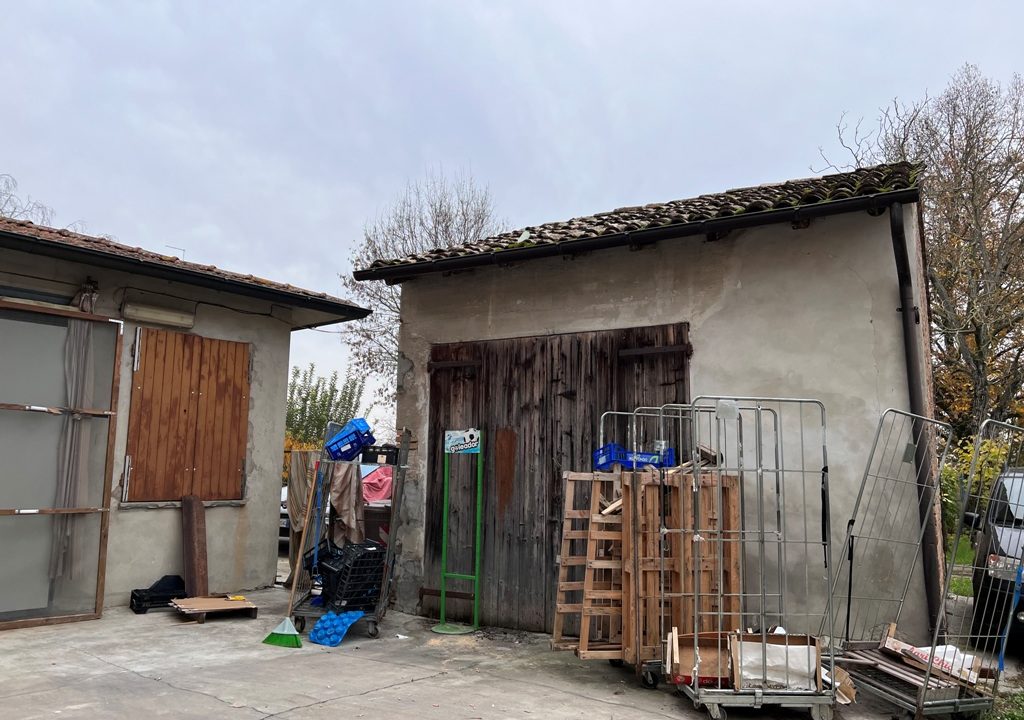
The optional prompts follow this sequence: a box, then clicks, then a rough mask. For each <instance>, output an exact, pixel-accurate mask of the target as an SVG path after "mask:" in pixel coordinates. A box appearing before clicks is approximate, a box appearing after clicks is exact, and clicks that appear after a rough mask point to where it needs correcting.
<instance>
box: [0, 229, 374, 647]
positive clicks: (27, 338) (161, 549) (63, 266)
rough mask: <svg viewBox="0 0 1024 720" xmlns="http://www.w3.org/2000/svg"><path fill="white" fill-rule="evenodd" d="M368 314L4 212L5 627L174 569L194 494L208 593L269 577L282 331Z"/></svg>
mask: <svg viewBox="0 0 1024 720" xmlns="http://www.w3.org/2000/svg"><path fill="white" fill-rule="evenodd" d="M367 313H368V311H367V310H364V309H362V308H359V307H355V306H353V305H350V304H348V303H346V302H344V301H342V300H339V299H337V298H334V297H330V296H328V295H324V294H322V293H316V292H310V291H307V290H302V289H300V288H296V287H292V286H290V285H283V284H280V283H275V282H271V281H268V280H264V279H261V278H257V277H253V276H251V275H239V274H236V273H232V272H227V271H224V270H220V269H218V268H215V267H213V266H207V265H197V264H195V263H188V262H183V261H181V260H179V259H177V258H173V257H167V256H163V255H158V254H156V253H151V252H147V251H145V250H141V249H139V248H131V247H127V246H124V245H120V244H117V243H114V242H111V241H109V240H106V239H103V238H97V237H90V236H86V235H81V234H78V233H73V232H69V231H66V230H54V229H51V228H45V227H40V226H36V225H33V224H31V223H26V222H19V221H14V220H9V219H0V458H2V463H0V547H2V548H3V553H2V556H0V577H3V578H4V582H3V584H2V586H0V627H11V626H16V625H21V624H31V623H36V622H40V621H45V622H54V621H66V620H69V619H86V618H90V617H95V616H97V615H98V613H99V612H100V611H101V609H102V606H103V604H104V603H106V604H123V603H127V601H128V597H129V593H130V591H131V590H132V589H133V588H139V587H148V586H149V585H150V584H152V583H153V582H154V581H156V580H157V579H159V578H160V577H161V576H162V575H165V574H181V572H182V531H181V523H182V520H181V513H180V510H179V506H180V500H181V498H182V497H183V496H184V495H189V494H194V495H198V496H199V497H200V498H201V499H202V500H203V501H204V503H205V505H206V515H207V517H206V525H207V543H208V557H209V586H210V590H211V591H212V592H222V591H233V590H240V589H244V588H254V587H258V586H261V585H266V584H269V583H272V582H273V580H274V577H275V572H276V562H277V550H278V548H277V537H278V531H277V525H278V518H279V499H280V488H281V461H282V447H283V439H284V423H285V401H286V394H287V382H288V353H289V338H290V333H291V332H292V331H293V330H298V329H302V328H310V327H316V326H320V325H329V324H333V323H338V322H343V321H346V320H351V319H354V318H358V317H363V316H365V315H366V314H367Z"/></svg>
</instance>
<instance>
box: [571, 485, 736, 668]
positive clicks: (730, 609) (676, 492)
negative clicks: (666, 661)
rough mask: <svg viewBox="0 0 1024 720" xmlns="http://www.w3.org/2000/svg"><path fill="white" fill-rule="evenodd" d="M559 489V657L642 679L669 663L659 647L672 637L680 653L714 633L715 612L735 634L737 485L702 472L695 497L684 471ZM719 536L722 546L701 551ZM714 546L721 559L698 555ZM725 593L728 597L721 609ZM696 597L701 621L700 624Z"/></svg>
mask: <svg viewBox="0 0 1024 720" xmlns="http://www.w3.org/2000/svg"><path fill="white" fill-rule="evenodd" d="M563 479H564V481H565V515H564V520H563V530H562V553H561V565H560V569H559V584H558V595H557V607H556V613H555V624H554V633H553V641H552V645H553V647H555V648H560V649H571V650H574V651H575V652H576V654H577V655H578V656H579V657H580V658H582V659H606V660H613V661H623V662H625V663H628V664H630V665H633V666H634V667H636V668H637V669H638V670H639V668H641V667H642V665H643V664H644V663H647V662H650V661H655V660H658V659H660V658H662V657H663V654H664V651H665V648H664V645H663V638H664V637H665V633H666V632H667V631H668V630H670V629H671V628H677V632H678V633H679V636H680V637H681V638H682V642H683V643H684V645H685V644H686V642H687V639H686V638H687V636H690V638H691V639H690V644H691V645H692V635H693V633H694V632H702V631H707V630H711V629H713V628H715V627H718V614H719V612H721V613H723V614H724V615H725V622H724V623H723V626H724V627H729V628H739V626H740V599H741V598H740V588H739V582H740V571H739V562H740V557H739V556H740V543H739V540H740V522H741V521H740V512H739V494H738V487H739V486H738V481H737V479H736V478H735V477H729V476H724V477H722V476H718V475H716V474H712V473H708V472H700V473H699V475H698V479H697V481H696V482H697V483H699V487H700V492H699V493H697V492H695V488H696V485H695V480H694V475H693V474H692V473H690V472H688V470H687V468H686V467H685V466H684V467H682V468H677V469H675V470H670V471H668V472H666V473H665V474H664V475H662V474H661V473H659V472H657V471H654V470H646V471H639V472H622V473H573V472H568V473H565V474H564V476H563ZM719 484H721V495H720V497H719V493H718V489H719V487H718V486H719ZM695 498H699V507H698V508H697V512H696V513H695V512H694V500H695ZM719 508H721V510H719ZM695 528H697V529H698V530H699V533H698V532H697V531H695ZM665 531H667V532H665ZM718 534H720V537H721V538H722V539H723V540H724V542H722V543H720V544H719V543H707V544H701V543H700V541H701V539H702V538H703V539H708V540H714V539H717V537H718ZM712 546H713V547H718V548H721V550H720V551H719V552H716V553H701V549H702V548H703V547H712ZM698 565H699V568H700V572H699V573H697V572H696V571H695V570H696V568H697V566H698ZM719 587H722V588H724V592H722V593H721V597H722V602H721V604H722V607H719V601H718V598H719V595H720V593H719ZM697 595H699V596H700V620H699V622H696V623H695V617H696V616H695V607H694V604H695V601H696V596H697ZM698 625H699V627H697V626H698Z"/></svg>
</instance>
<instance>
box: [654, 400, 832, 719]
mask: <svg viewBox="0 0 1024 720" xmlns="http://www.w3.org/2000/svg"><path fill="white" fill-rule="evenodd" d="M665 410H666V415H667V416H668V415H670V414H671V413H675V412H677V413H679V414H680V415H681V416H682V417H683V418H685V419H683V420H681V421H679V422H677V423H676V424H675V428H676V430H677V432H679V433H680V436H679V438H678V439H677V442H680V443H686V442H688V443H689V450H688V452H687V460H686V462H684V463H683V465H681V466H680V467H679V468H675V469H670V470H666V471H663V472H662V480H661V482H662V484H663V485H664V486H667V487H669V488H672V487H676V486H677V485H678V487H679V491H678V492H674V493H673V491H672V490H668V491H667V492H668V493H669V494H672V495H673V497H672V501H671V502H669V503H665V505H667V507H668V509H667V512H666V513H665V515H664V516H663V518H662V520H665V521H663V522H661V523H660V525H659V526H658V527H657V528H656V529H657V533H658V534H659V535H660V536H661V538H662V541H661V562H660V566H661V568H662V572H661V583H660V588H661V590H660V603H661V607H662V610H663V611H665V612H664V615H665V616H666V617H669V618H671V620H672V627H671V629H670V630H669V632H667V633H665V634H663V636H662V637H664V638H665V645H666V648H665V659H666V670H667V673H668V675H669V677H670V679H671V681H672V682H673V683H675V684H676V685H677V687H678V688H679V689H680V690H681V691H682V692H683V693H684V694H685V695H687V696H688V697H690V699H691V700H692V701H693V702H694V704H695V705H696V706H697V707H701V706H706V707H707V708H708V710H709V712H710V714H711V716H712V717H713V718H720V717H722V716H723V715H724V707H725V706H747V707H759V706H761V705H762V704H777V705H785V706H790V707H805V708H807V709H810V710H811V711H812V713H813V714H814V715H815V716H816V717H819V718H820V717H830V715H831V708H832V705H833V703H834V691H833V689H832V687H831V685H830V684H829V683H827V682H824V681H823V679H824V678H827V677H830V676H831V674H833V673H834V667H833V666H832V662H831V658H830V656H828V655H823V654H822V648H821V647H820V644H819V639H818V636H816V635H814V634H813V633H816V632H818V631H819V630H820V629H821V628H824V631H825V634H827V635H829V636H830V635H831V633H832V612H831V592H830V591H831V587H832V577H831V572H832V564H831V532H830V519H829V503H828V458H827V449H826V420H825V410H824V406H823V405H822V404H821V403H820V402H818V401H816V400H799V399H779V398H774V399H773V398H725V397H703V398H698V399H696V400H695V401H694V403H693V405H692V406H690V408H689V409H688V410H686V409H685V408H681V406H672V407H666V408H665ZM674 474H675V475H676V476H677V477H673V475H674ZM663 492H665V491H663ZM648 532H650V530H648ZM641 535H642V532H641ZM666 610H667V611H666Z"/></svg>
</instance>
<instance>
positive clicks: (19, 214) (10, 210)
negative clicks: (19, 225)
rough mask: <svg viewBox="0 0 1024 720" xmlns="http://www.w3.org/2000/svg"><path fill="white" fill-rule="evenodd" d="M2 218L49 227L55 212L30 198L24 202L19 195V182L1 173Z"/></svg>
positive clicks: (0, 197) (0, 214) (0, 202)
mask: <svg viewBox="0 0 1024 720" xmlns="http://www.w3.org/2000/svg"><path fill="white" fill-rule="evenodd" d="M0 217H9V218H14V219H15V220H30V221H32V222H34V223H39V224H40V225H49V224H50V223H51V222H52V221H53V210H51V209H50V208H49V207H47V206H46V205H43V204H42V203H40V202H36V201H35V200H33V199H32V198H31V197H29V196H26V197H25V199H24V200H23V199H22V198H21V197H20V196H19V195H18V181H17V180H15V179H14V177H13V176H11V175H4V174H2V173H0Z"/></svg>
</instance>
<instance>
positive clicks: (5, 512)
mask: <svg viewBox="0 0 1024 720" xmlns="http://www.w3.org/2000/svg"><path fill="white" fill-rule="evenodd" d="M0 310H12V311H16V312H25V313H34V314H38V315H51V316H57V317H63V318H69V319H72V320H86V321H89V322H96V323H114V324H116V325H117V326H118V330H117V334H116V335H115V339H114V363H113V365H114V366H113V368H111V382H110V406H109V407H110V409H109V410H106V411H97V410H89V409H78V410H77V412H79V413H80V414H88V415H91V416H94V417H105V418H107V442H106V451H105V457H104V460H103V494H102V496H101V498H102V500H101V503H102V504H101V505H100V507H74V508H0V516H19V515H99V516H100V536H99V551H98V556H97V559H96V593H95V605H94V608H93V611H92V612H88V613H71V614H68V615H53V616H48V617H36V618H23V619H19V620H4V621H0V631H3V630H10V629H14V628H22V627H37V626H40V625H57V624H61V623H68V622H78V621H80V620H96V619H99V618H100V617H102V616H103V598H104V592H105V582H106V574H107V571H106V568H107V539H108V536H109V533H110V502H111V492H112V486H113V474H114V473H113V466H114V442H115V438H116V437H117V414H118V397H119V392H118V391H119V388H120V383H121V351H122V348H123V340H124V322H123V321H122V320H120V319H118V318H114V317H109V316H107V315H98V314H95V313H86V312H82V311H80V310H75V309H74V308H73V307H66V308H65V307H61V306H58V305H52V304H49V303H40V302H35V301H30V300H26V301H17V300H10V299H7V298H6V297H5V298H0ZM8 411H13V412H48V413H50V414H58V415H63V414H67V413H69V412H71V411H72V409H71V408H45V409H39V408H38V407H37V406H33V405H19V404H17V403H14V404H11V403H0V412H8ZM53 411H57V412H53Z"/></svg>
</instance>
